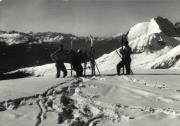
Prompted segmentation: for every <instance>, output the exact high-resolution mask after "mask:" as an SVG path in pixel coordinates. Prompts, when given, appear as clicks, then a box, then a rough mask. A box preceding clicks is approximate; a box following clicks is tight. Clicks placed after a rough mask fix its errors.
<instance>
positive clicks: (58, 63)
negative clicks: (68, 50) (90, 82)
mask: <svg viewBox="0 0 180 126" xmlns="http://www.w3.org/2000/svg"><path fill="white" fill-rule="evenodd" d="M63 51H64V46H63V45H62V44H61V45H60V48H59V49H58V50H57V51H55V52H54V53H53V54H52V55H51V58H52V59H53V60H54V61H55V62H56V64H55V66H56V71H57V73H56V78H59V77H60V72H61V71H62V72H63V78H64V77H66V76H67V69H66V67H65V65H64V62H63V61H62V60H61V59H58V60H55V58H54V55H55V54H56V53H60V52H63Z"/></svg>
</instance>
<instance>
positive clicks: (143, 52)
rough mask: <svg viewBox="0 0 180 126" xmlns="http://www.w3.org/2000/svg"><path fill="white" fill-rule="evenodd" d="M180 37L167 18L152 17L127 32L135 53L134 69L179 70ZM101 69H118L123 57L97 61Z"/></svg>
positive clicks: (116, 56)
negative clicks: (117, 65) (117, 66)
mask: <svg viewBox="0 0 180 126" xmlns="http://www.w3.org/2000/svg"><path fill="white" fill-rule="evenodd" d="M179 36H180V34H179V32H178V30H177V29H176V27H175V26H173V24H172V23H171V22H170V21H169V20H168V19H165V18H162V17H157V18H152V19H151V20H150V21H149V22H142V23H138V24H136V25H134V26H133V27H132V28H131V29H130V30H129V32H128V41H129V45H130V46H131V48H132V50H133V52H134V54H133V55H132V67H133V68H148V69H149V68H151V69H157V68H160V69H166V68H179V67H180V37H179ZM97 61H98V63H99V66H100V68H101V69H107V70H112V69H115V66H116V64H117V63H118V62H119V61H120V58H119V56H118V54H117V53H116V51H113V52H111V53H109V54H105V55H103V56H102V57H100V58H99V59H97Z"/></svg>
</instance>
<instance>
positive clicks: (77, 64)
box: [72, 49, 83, 77]
mask: <svg viewBox="0 0 180 126" xmlns="http://www.w3.org/2000/svg"><path fill="white" fill-rule="evenodd" d="M82 62H83V55H82V52H81V50H80V49H78V50H77V53H76V54H75V55H74V56H73V58H72V66H73V69H74V70H75V71H76V75H77V77H79V76H82V75H83V67H82V65H81V63H82Z"/></svg>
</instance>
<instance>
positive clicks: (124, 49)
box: [51, 35, 132, 78]
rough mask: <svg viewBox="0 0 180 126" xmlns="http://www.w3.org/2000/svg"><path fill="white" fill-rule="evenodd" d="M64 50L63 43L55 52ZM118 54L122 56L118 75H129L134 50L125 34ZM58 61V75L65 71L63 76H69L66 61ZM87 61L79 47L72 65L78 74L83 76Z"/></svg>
mask: <svg viewBox="0 0 180 126" xmlns="http://www.w3.org/2000/svg"><path fill="white" fill-rule="evenodd" d="M63 51H64V46H63V45H62V44H61V45H60V48H59V49H58V50H57V51H56V52H54V53H53V54H55V53H61V52H63ZM117 53H118V55H119V56H120V58H121V61H120V62H119V63H118V64H117V66H116V70H117V75H121V74H126V75H129V74H131V54H132V50H131V48H130V46H129V44H128V41H127V37H126V35H124V36H123V37H122V46H121V47H120V49H119V52H118V51H117ZM53 54H52V55H51V58H52V59H53V60H54V57H53ZM54 61H55V62H56V70H57V74H56V77H57V78H59V77H60V71H62V72H63V77H66V76H67V69H66V67H65V65H64V61H63V60H62V59H58V60H54ZM83 61H85V60H84V57H83V55H82V52H81V50H80V49H78V50H77V51H76V52H75V54H74V55H73V56H72V57H71V65H72V69H73V70H74V71H75V72H76V75H77V76H78V77H79V76H83V67H82V65H81V63H82V62H83ZM124 68H125V69H126V73H124ZM121 69H123V73H121Z"/></svg>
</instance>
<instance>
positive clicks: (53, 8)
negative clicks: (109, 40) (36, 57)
mask: <svg viewBox="0 0 180 126" xmlns="http://www.w3.org/2000/svg"><path fill="white" fill-rule="evenodd" d="M179 14H180V1H179V0H0V30H7V31H11V30H17V31H22V32H30V31H33V32H44V31H52V32H62V33H71V34H75V35H79V36H87V35H90V34H91V35H94V36H103V37H105V36H112V35H116V34H117V33H122V32H126V31H128V29H129V28H131V27H132V26H134V25H135V24H137V23H139V22H144V21H149V20H150V19H151V18H153V17H157V16H162V17H165V18H168V19H169V20H170V21H172V22H173V23H175V22H180V16H179Z"/></svg>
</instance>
